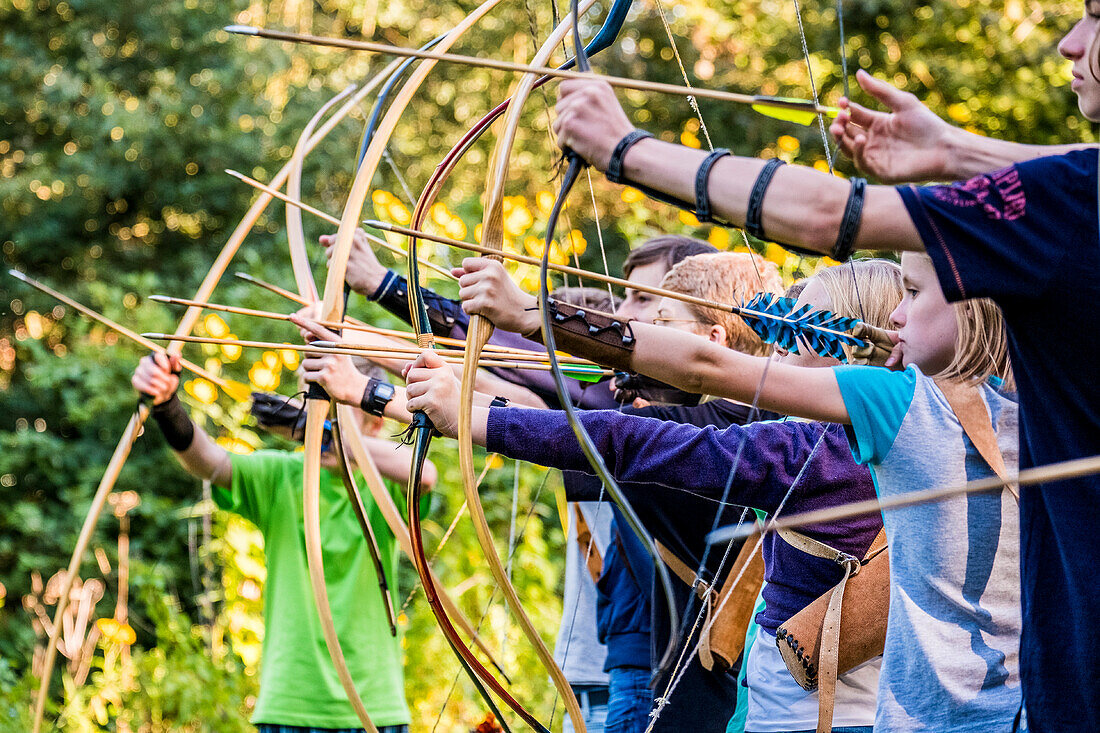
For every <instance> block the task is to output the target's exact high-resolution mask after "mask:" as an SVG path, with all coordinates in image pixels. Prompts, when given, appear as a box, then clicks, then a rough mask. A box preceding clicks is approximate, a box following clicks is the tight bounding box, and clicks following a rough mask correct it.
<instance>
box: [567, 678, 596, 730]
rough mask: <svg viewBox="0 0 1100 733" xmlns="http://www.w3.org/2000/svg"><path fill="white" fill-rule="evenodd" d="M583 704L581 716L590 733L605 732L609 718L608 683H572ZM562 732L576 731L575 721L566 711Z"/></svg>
mask: <svg viewBox="0 0 1100 733" xmlns="http://www.w3.org/2000/svg"><path fill="white" fill-rule="evenodd" d="M570 687H572V688H573V694H574V695H576V696H577V702H578V703H580V706H581V717H582V718H584V727H585V728H587V729H588V733H604V727H603V726H604V721H605V720H607V685H570ZM561 733H576V732H575V729H574V728H573V721H572V719H571V718H570V717H569V714H568V713H566V714H564V715H563V717H562V721H561Z"/></svg>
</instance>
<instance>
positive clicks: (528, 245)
mask: <svg viewBox="0 0 1100 733" xmlns="http://www.w3.org/2000/svg"><path fill="white" fill-rule="evenodd" d="M544 247H545V243H544V242H543V241H542V239H540V238H539V237H525V238H524V240H523V248H524V249H526V250H527V254H529V255H531V256H532V257H542V250H543V249H544Z"/></svg>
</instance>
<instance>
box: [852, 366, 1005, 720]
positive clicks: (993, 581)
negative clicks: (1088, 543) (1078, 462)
mask: <svg viewBox="0 0 1100 733" xmlns="http://www.w3.org/2000/svg"><path fill="white" fill-rule="evenodd" d="M834 372H835V374H836V379H837V384H838V385H839V387H840V392H841V395H842V396H843V399H844V404H845V407H847V410H848V415H849V417H850V419H851V430H850V432H849V439H850V441H851V444H852V452H853V453H854V454H855V457H856V460H857V461H858V462H860V463H866V464H868V465H869V466H870V468H871V474H872V476H873V477H874V481H875V488H876V490H877V491H878V493H879V495H880V496H882V497H883V498H886V497H890V496H897V495H899V494H905V493H908V492H913V491H919V490H921V489H930V488H935V487H939V486H946V485H950V484H955V483H959V482H961V481H963V480H969V479H977V478H984V477H987V476H991V475H993V471H992V469H990V468H989V466H988V465H987V464H986V463H985V460H984V459H983V458H982V457H981V455H980V454H979V453H978V451H977V449H976V448H975V447H974V445H973V443H972V442H971V441H970V439H969V438H968V437H967V436H966V434H965V433H964V431H963V429H962V426H961V425H960V423H959V421H958V419H957V418H956V417H955V414H954V412H953V411H952V410H951V407H950V405H949V404H948V403H947V400H946V398H945V397H944V396H943V393H942V392H941V391H940V390H939V388H938V387H937V386H936V384H935V382H934V381H933V380H932V379H931V378H930V377H927V376H925V375H924V374H922V373H921V371H920V370H919V369H917V368H916V367H909V368H908V369H906V370H905V371H903V372H891V371H888V370H886V369H881V368H878V367H856V366H849V367H837V368H835V369H834ZM981 390H982V397H983V399H984V401H985V403H986V406H987V408H988V410H989V414H990V416H991V419H992V423H993V428H994V431H995V433H996V436H997V443H998V445H999V447H1000V450H1001V453H1002V454H1003V456H1004V462H1005V465H1006V467H1008V469H1009V471H1012V470H1013V469H1015V467H1016V465H1017V455H1018V437H1017V428H1016V424H1017V423H1016V419H1017V405H1016V402H1015V400H1014V399H1013V396H1012V395H1008V394H1005V393H1003V392H1001V391H999V390H997V389H994V388H993V387H992V386H991V385H989V384H986V385H983V386H982V387H981ZM883 525H884V527H885V528H886V537H887V540H888V542H889V546H890V611H889V613H890V616H889V624H888V627H887V631H886V649H885V651H884V653H883V660H882V671H881V674H880V675H879V689H878V703H877V711H876V717H875V730H884V731H894V730H905V731H930V732H932V731H934V732H935V733H964V732H965V733H992V732H993V731H1002V730H1003V731H1008V730H1011V727H1012V720H1013V718H1014V717H1015V716H1016V713H1017V712H1018V711H1019V709H1020V701H1021V692H1020V673H1019V672H1020V653H1019V652H1020V628H1021V619H1020V537H1019V531H1020V525H1019V508H1018V507H1017V505H1016V500H1015V498H1014V497H1013V496H1012V494H1011V493H1010V492H1009V491H1007V490H1004V491H1002V492H1000V493H996V494H980V495H979V494H973V495H969V496H958V497H954V498H951V499H948V500H946V501H941V502H936V503H932V504H924V505H921V506H911V507H906V508H904V509H897V510H892V511H887V512H885V513H884V514H883Z"/></svg>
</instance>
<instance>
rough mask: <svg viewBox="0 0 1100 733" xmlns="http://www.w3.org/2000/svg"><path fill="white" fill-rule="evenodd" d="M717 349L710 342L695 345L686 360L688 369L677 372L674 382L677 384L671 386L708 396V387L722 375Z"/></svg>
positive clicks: (718, 348)
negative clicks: (688, 365)
mask: <svg viewBox="0 0 1100 733" xmlns="http://www.w3.org/2000/svg"><path fill="white" fill-rule="evenodd" d="M724 350H725V349H724V347H719V346H717V345H716V344H712V343H710V342H702V343H699V344H698V345H696V347H695V348H694V349H693V351H692V353H691V355H690V356H689V359H688V364H690V365H691V367H690V368H689V369H685V370H683V371H682V372H679V373H678V374H677V377H676V381H677V382H679V384H674V385H673V386H676V387H679V388H680V389H682V390H684V391H686V392H690V393H692V394H710V392H711V391H712V389H711V387H710V385H712V384H714V382H715V381H716V380H717V379H719V378H720V375H721V373H722V364H721V356H722V354H721V353H720V352H721V351H724Z"/></svg>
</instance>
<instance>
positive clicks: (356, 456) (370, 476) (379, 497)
mask: <svg viewBox="0 0 1100 733" xmlns="http://www.w3.org/2000/svg"><path fill="white" fill-rule="evenodd" d="M354 409H355V408H353V407H351V406H349V405H337V406H336V412H337V417H338V419H339V420H341V421H342V423H343V424H345V425H346V424H349V423H350V421H351V420H352V419H354V418H353V415H352V413H353V411H354ZM344 439H345V440H346V441H347V448H348V449H350V450H351V457H352V459H353V460H354V461H355V465H356V467H357V468H358V469H359V473H360V474H361V475H362V476H363V481H364V482H366V485H367V489H368V490H369V491H370V494H371V498H372V499H374V503H375V504H376V505H377V506H378V509H379V511H380V512H381V513H382V517H383V518H384V519H385V520H386V524H387V525H389V528H390V531H391V532H393V535H394V537H395V538H396V539H397V545H398V547H400V548H401V551H402V552H404V553H405V555H406V556H407V557H408V558H409V560H410V561H412V562H414V563H415V558H414V556H413V555H414V553H413V546H412V538H411V537H410V535H409V528H408V527H407V526H406V524H405V520H404V519H402V517H401V510H400V509H399V508H398V507H397V504H396V502H394V500H393V497H392V496H390V493H389V490H388V489H387V488H386V484H385V482H384V481H383V480H382V474H381V473H379V472H378V468H377V467H376V466H375V464H374V462H373V461H372V460H371V458H370V453H369V452H368V451H367V447H366V445H364V443H363V439H362V436H361V435H360V434H359V433H357V432H353V431H345V432H344ZM429 572H431V571H430V568H429ZM431 575H432V578H433V579H434V580H435V583H436V588H437V595H438V598H439V602H440V604H441V605H442V606H443V607H444V609H445V611H446V612H447V614H448V615H449V616H450V617H451V618H452V619H453V620H454V622H455V625H456V626H458V627H459V628H460V629H461V630H462V633H464V634H465V635H466V636H467V637H468V638H469V639H470V640H471V641H472V642H473V643H474V645H476V646H477V647H478V648H479V649H481V652H482V653H483V654H484V655H485V657H486V658H487V659H488V660H489V663H490V664H492V665H493V667H494V668H495V669H496V670H497V671H498V672H499V673H500V674H501V676H503V677H504V679H505V680H506V681H508V682H509V684H510V683H511V680H510V679H509V678H508V675H507V674H506V673H505V672H504V668H503V667H502V666H501V665H500V663H499V662H498V661H497V660H496V658H495V657H494V656H493V653H492V651H490V649H489V647H488V646H487V645H486V644H485V642H484V640H482V638H481V637H480V636H478V634H477V631H476V630H475V629H474V626H473V624H471V623H470V621H469V620H468V619H467V618H466V617H465V616H464V615H463V614H462V612H461V611H460V610H459V609H458V606H457V605H456V604H455V602H454V600H453V599H452V598H451V597H450V596H449V595H447V593H446V592H444V591H442V590H438V584H439V579H438V578H436V577H435V574H434V573H431Z"/></svg>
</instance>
